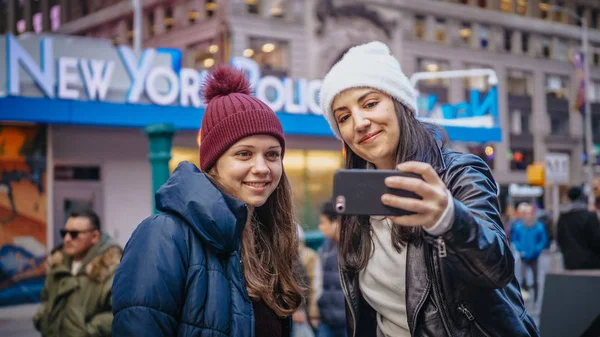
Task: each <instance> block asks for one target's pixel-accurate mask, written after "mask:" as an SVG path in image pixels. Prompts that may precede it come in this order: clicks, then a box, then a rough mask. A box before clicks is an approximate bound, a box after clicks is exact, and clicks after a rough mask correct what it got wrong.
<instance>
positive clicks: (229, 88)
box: [200, 66, 285, 172]
mask: <svg viewBox="0 0 600 337" xmlns="http://www.w3.org/2000/svg"><path fill="white" fill-rule="evenodd" d="M204 102H206V110H205V111H204V116H203V117H202V127H201V128H200V169H201V170H202V171H204V172H208V171H209V170H210V169H211V168H212V167H213V166H214V165H215V163H216V162H217V159H219V157H221V155H223V153H225V151H227V149H229V147H231V146H232V145H233V144H235V143H236V142H237V141H239V140H240V139H242V138H245V137H248V136H252V135H259V134H264V135H271V136H273V137H275V138H277V140H278V141H279V143H280V144H281V147H282V153H281V156H282V158H283V151H284V150H285V138H284V136H283V128H282V127H281V122H280V121H279V118H277V116H276V115H275V113H274V112H273V110H272V109H271V108H269V106H267V105H266V104H265V103H263V102H261V101H260V100H259V99H257V98H255V97H253V96H251V91H250V82H249V81H248V79H247V78H246V75H245V74H244V73H243V72H242V71H241V70H238V69H234V68H232V67H230V66H218V67H217V68H216V69H215V70H213V71H212V72H211V73H210V74H209V75H208V77H207V80H206V82H205V84H204Z"/></svg>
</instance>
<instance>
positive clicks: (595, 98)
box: [588, 81, 600, 103]
mask: <svg viewBox="0 0 600 337" xmlns="http://www.w3.org/2000/svg"><path fill="white" fill-rule="evenodd" d="M588 97H589V100H590V102H593V103H600V81H592V83H591V85H590V89H589V91H588Z"/></svg>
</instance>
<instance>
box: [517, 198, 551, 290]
mask: <svg viewBox="0 0 600 337" xmlns="http://www.w3.org/2000/svg"><path fill="white" fill-rule="evenodd" d="M519 209H520V210H521V219H519V220H517V221H516V222H515V224H514V225H513V227H512V230H511V235H510V236H511V239H512V242H513V244H514V245H515V249H516V250H517V251H518V252H519V255H520V257H521V275H522V276H521V277H522V282H521V287H523V290H525V291H527V290H529V285H528V284H527V269H531V271H532V272H533V294H534V301H537V297H538V259H539V257H540V254H541V253H542V251H543V250H544V248H546V243H547V242H548V235H547V233H546V227H545V226H544V224H543V223H542V222H541V221H539V220H537V219H536V217H535V210H534V208H533V206H531V205H529V204H527V203H523V204H521V205H519Z"/></svg>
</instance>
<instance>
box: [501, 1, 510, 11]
mask: <svg viewBox="0 0 600 337" xmlns="http://www.w3.org/2000/svg"><path fill="white" fill-rule="evenodd" d="M500 10H501V11H503V12H504V13H512V12H513V0H501V2H500Z"/></svg>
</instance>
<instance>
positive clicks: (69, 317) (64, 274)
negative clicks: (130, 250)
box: [33, 210, 122, 337]
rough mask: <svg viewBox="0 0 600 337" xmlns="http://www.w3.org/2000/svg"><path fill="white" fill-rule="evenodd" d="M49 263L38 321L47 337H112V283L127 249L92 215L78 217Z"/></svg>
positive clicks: (70, 222)
mask: <svg viewBox="0 0 600 337" xmlns="http://www.w3.org/2000/svg"><path fill="white" fill-rule="evenodd" d="M60 235H61V236H62V238H63V244H62V247H61V248H58V249H56V250H55V251H54V252H53V253H52V255H51V256H50V257H49V258H48V262H47V269H48V275H47V277H46V284H45V285H44V289H43V290H42V295H41V300H42V305H41V307H40V309H39V311H38V312H37V314H36V315H35V316H34V318H33V322H34V325H35V327H36V329H37V330H39V331H40V332H41V333H42V336H43V337H59V336H60V337H79V336H82V337H83V336H98V337H104V336H106V337H109V336H111V330H112V329H111V327H112V320H113V315H112V292H111V288H112V283H113V278H114V274H115V270H116V269H117V266H118V264H119V262H120V260H121V254H122V249H121V247H119V245H118V244H117V243H115V242H114V241H113V240H112V239H111V238H110V237H109V236H108V235H107V234H105V233H102V232H101V230H100V219H99V217H98V215H97V214H96V213H94V212H93V211H91V210H84V211H81V212H74V213H72V214H71V216H70V217H69V219H68V220H67V223H66V224H65V227H64V228H62V229H61V230H60Z"/></svg>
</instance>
